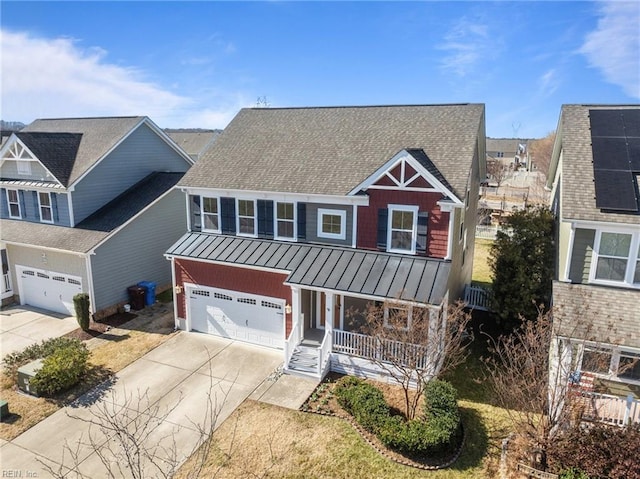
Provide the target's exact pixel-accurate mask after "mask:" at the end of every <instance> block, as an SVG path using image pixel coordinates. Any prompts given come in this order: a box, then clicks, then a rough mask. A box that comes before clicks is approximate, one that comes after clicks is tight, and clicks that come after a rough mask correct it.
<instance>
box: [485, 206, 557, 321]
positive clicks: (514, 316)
mask: <svg viewBox="0 0 640 479" xmlns="http://www.w3.org/2000/svg"><path fill="white" fill-rule="evenodd" d="M506 231H507V232H504V231H499V232H498V235H497V238H496V241H495V243H494V244H493V246H492V247H491V252H490V257H489V265H490V267H491V271H492V273H493V294H492V302H491V303H492V309H493V311H494V312H495V313H496V315H497V316H498V320H499V321H500V323H501V324H502V325H503V326H504V327H505V328H509V329H512V328H513V327H515V326H516V325H518V324H519V323H520V320H519V318H520V316H522V317H523V318H525V319H535V318H536V317H537V316H538V307H539V306H540V305H542V306H544V308H545V309H546V308H548V307H549V306H550V302H551V282H552V279H553V272H554V248H553V234H554V218H553V215H552V214H551V211H550V210H549V209H547V208H544V207H541V206H537V207H530V208H527V209H525V210H522V211H517V212H515V213H514V214H512V215H511V216H510V217H509V219H508V221H507V229H506Z"/></svg>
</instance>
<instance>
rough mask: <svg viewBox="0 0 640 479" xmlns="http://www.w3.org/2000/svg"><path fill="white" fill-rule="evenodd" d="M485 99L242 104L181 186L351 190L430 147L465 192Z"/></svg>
mask: <svg viewBox="0 0 640 479" xmlns="http://www.w3.org/2000/svg"><path fill="white" fill-rule="evenodd" d="M479 135H484V105H482V104H459V105H415V106H366V107H319V108H264V109H261V108H249V109H242V110H241V111H240V112H239V113H238V115H236V117H235V118H234V119H233V120H232V121H231V123H230V124H229V125H228V126H227V127H226V128H225V130H224V131H223V133H222V134H221V135H220V136H219V137H218V139H217V140H216V142H215V143H214V145H213V147H212V148H211V149H210V150H209V151H208V152H207V153H206V154H205V155H204V156H203V158H201V159H200V160H199V161H198V163H196V165H195V166H194V167H192V168H191V170H189V172H188V173H187V174H186V175H185V177H184V178H183V179H182V180H181V181H180V183H179V185H180V186H186V187H194V188H225V189H238V190H257V191H273V192H288V193H302V194H325V195H340V196H344V195H346V194H347V193H349V192H350V191H351V190H352V189H353V188H354V187H356V186H357V185H359V184H360V183H362V182H363V181H364V180H366V179H367V178H368V177H369V176H370V175H371V174H372V173H374V172H375V171H376V170H377V169H378V168H380V167H381V166H382V165H384V164H385V163H386V162H387V161H388V160H389V159H391V158H392V157H393V156H394V155H395V154H397V153H398V152H400V151H402V150H410V149H411V150H423V151H424V154H425V155H426V156H427V157H428V159H429V160H430V161H431V162H432V164H433V165H434V166H435V168H437V170H438V171H439V172H440V173H441V174H442V176H443V177H444V178H446V180H447V182H448V184H449V185H451V187H452V190H453V192H454V193H455V194H456V195H457V196H458V197H459V198H460V199H462V198H464V195H465V192H466V182H467V178H468V176H469V170H470V168H471V165H472V161H473V158H474V154H475V150H476V147H477V144H478V141H479Z"/></svg>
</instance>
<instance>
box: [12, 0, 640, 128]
mask: <svg viewBox="0 0 640 479" xmlns="http://www.w3.org/2000/svg"><path fill="white" fill-rule="evenodd" d="M0 26H1V31H0V67H1V71H0V82H1V83H0V118H1V119H3V120H5V121H21V122H23V123H30V122H31V121H33V120H35V119H36V118H63V117H87V116H120V115H146V116H148V117H150V118H151V120H153V121H154V122H155V123H156V124H157V125H159V126H160V127H162V128H224V127H225V126H226V125H227V124H228V123H229V121H231V119H232V118H233V117H234V116H235V115H236V114H237V112H238V111H239V110H240V109H241V108H244V107H255V106H258V105H260V106H269V107H271V108H276V107H309V106H344V105H349V106H351V105H398V104H441V103H469V102H471V103H484V104H485V105H486V131H487V136H490V137H494V138H500V137H503V138H509V137H519V138H538V137H542V136H545V135H546V134H548V133H549V132H550V131H553V130H555V128H556V125H557V122H558V116H559V114H560V108H561V105H562V104H568V103H598V104H601V103H607V104H629V103H632V104H638V103H640V2H637V1H634V2H624V1H608V2H570V1H561V2H550V1H539V2H533V1H531V2H530V1H518V2H507V1H497V2H486V1H474V2H459V1H454V2H445V1H420V2H418V1H412V2H397V1H395V2H382V1H376V2H366V1H359V2H315V1H296V2H285V1H269V2H267V1H262V2H242V1H227V2H225V1H217V2H211V1H199V2H187V1H180V2H178V1H163V2H151V1H144V2H123V1H111V2H81V1H67V2H31V1H20V2H17V1H8V0H3V1H2V2H0Z"/></svg>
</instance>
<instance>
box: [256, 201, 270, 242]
mask: <svg viewBox="0 0 640 479" xmlns="http://www.w3.org/2000/svg"><path fill="white" fill-rule="evenodd" d="M258 237H259V238H268V239H272V238H273V201H271V200H258Z"/></svg>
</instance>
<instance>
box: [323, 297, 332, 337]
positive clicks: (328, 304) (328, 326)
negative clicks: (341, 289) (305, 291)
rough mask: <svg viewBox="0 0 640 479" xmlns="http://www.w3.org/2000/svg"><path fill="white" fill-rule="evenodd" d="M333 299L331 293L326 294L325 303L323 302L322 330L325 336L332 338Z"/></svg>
mask: <svg viewBox="0 0 640 479" xmlns="http://www.w3.org/2000/svg"><path fill="white" fill-rule="evenodd" d="M334 304H335V298H334V294H333V293H326V301H325V308H326V309H325V313H326V316H325V319H324V330H325V335H327V334H328V335H329V336H330V337H331V338H333V314H334V313H333V310H334Z"/></svg>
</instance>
